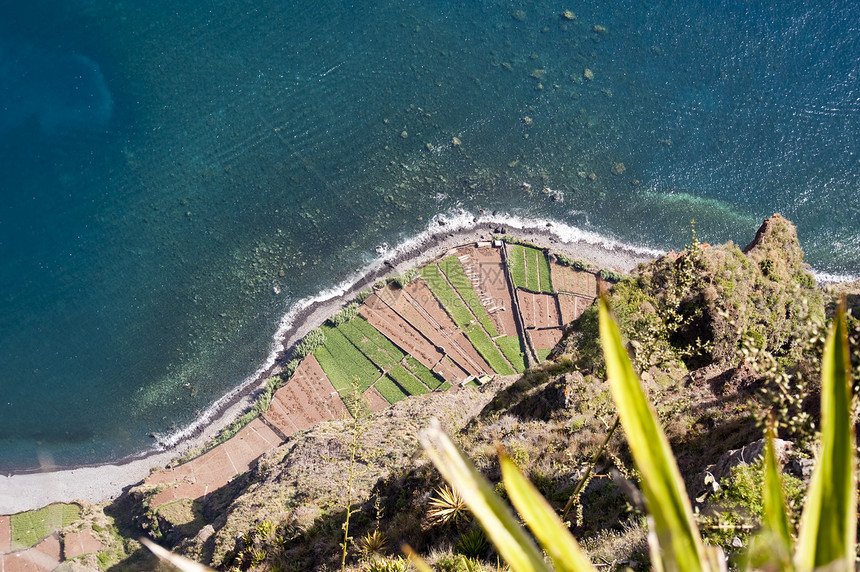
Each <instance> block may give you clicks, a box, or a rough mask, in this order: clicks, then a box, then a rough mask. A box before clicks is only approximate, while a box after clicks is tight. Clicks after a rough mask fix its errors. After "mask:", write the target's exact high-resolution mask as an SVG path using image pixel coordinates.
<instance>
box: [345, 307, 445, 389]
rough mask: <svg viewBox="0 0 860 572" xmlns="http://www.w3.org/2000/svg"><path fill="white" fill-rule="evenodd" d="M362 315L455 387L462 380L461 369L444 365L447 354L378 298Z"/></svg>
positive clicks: (362, 308)
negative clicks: (460, 378)
mask: <svg viewBox="0 0 860 572" xmlns="http://www.w3.org/2000/svg"><path fill="white" fill-rule="evenodd" d="M359 312H360V313H361V315H362V316H364V317H365V318H366V319H367V321H368V322H370V323H371V324H372V325H373V326H374V327H375V328H376V329H377V330H379V331H380V332H382V333H383V335H385V337H387V338H388V339H389V340H391V341H392V342H393V343H394V344H395V345H397V346H399V347H400V348H401V349H402V350H403V351H405V352H406V353H408V354H410V355H412V357H414V358H415V359H417V360H418V361H419V362H421V363H422V364H424V365H425V366H426V367H428V368H429V369H430V370H432V371H435V372H436V373H438V374H439V375H441V376H442V377H443V378H444V379H445V380H446V381H451V382H452V383H453V382H454V381H455V380H457V379H458V376H460V375H462V371H461V370H460V368H457V367H454V368H452V367H450V365H448V363H449V362H445V361H443V360H442V358H443V357H445V354H443V353H442V352H441V351H439V350H438V349H437V348H436V346H435V345H434V344H433V343H431V342H430V341H429V340H428V339H427V338H425V337H424V336H422V335H421V332H420V331H418V330H416V329H415V328H414V327H413V326H412V325H411V324H409V322H407V321H406V320H404V319H403V318H402V317H401V316H400V315H399V314H398V313H397V312H395V311H394V310H393V309H391V308H390V307H389V306H388V305H387V304H386V303H385V302H383V301H382V300H381V299H380V298H379V296H377V295H376V294H374V295H372V296H371V297H370V298H368V299H367V300H366V301H365V302H364V304H363V305H362V306H361V309H360V310H359Z"/></svg>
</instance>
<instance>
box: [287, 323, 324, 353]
mask: <svg viewBox="0 0 860 572" xmlns="http://www.w3.org/2000/svg"><path fill="white" fill-rule="evenodd" d="M324 343H325V334H324V333H323V331H322V330H321V329H320V328H315V329H313V330H311V331H310V332H308V334H307V335H306V336H305V337H304V338H302V340H301V341H300V342H299V343H298V344H296V348H295V350H293V359H298V360H301V359H303V358H304V357H306V356H308V355H309V354H312V353H314V352H315V351H316V349H317V348H319V347H320V346H322V345H323V344H324Z"/></svg>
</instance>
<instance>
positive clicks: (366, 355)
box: [0, 244, 598, 524]
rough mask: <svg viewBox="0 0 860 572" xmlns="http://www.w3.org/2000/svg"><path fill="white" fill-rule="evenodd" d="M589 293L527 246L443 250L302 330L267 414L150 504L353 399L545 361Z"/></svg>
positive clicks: (454, 385)
mask: <svg viewBox="0 0 860 572" xmlns="http://www.w3.org/2000/svg"><path fill="white" fill-rule="evenodd" d="M554 283H555V284H556V287H557V289H558V291H556V288H554V287H553V284H554ZM597 289H598V279H597V277H596V275H595V274H594V273H592V272H586V271H580V270H576V269H574V268H572V267H568V266H560V265H558V264H556V263H553V264H552V265H550V262H549V259H548V257H547V254H546V252H544V251H543V250H540V249H538V248H533V247H530V246H524V245H520V244H509V245H501V246H500V245H496V246H493V247H491V246H486V245H485V244H479V245H471V246H465V247H460V248H457V249H453V250H452V251H450V252H448V253H447V254H446V256H445V257H443V258H441V259H439V260H437V261H434V262H431V263H430V264H428V265H426V266H425V267H424V268H423V269H421V272H420V274H419V277H418V278H415V279H414V280H412V281H410V282H408V283H407V284H405V285H403V286H402V287H401V286H398V285H396V284H394V283H392V284H389V285H387V286H385V287H383V288H380V289H378V290H376V291H375V292H373V293H372V294H370V295H369V296H368V297H366V298H363V300H364V302H363V303H362V304H361V305H360V306H358V312H355V311H352V312H350V313H351V314H352V316H353V317H352V318H351V319H346V321H342V320H341V319H338V320H333V321H330V322H328V323H326V324H324V325H323V326H320V328H319V333H317V334H315V335H314V336H308V338H307V340H311V339H313V340H314V344H316V343H319V345H318V346H316V349H314V351H313V352H312V353H311V354H309V355H307V356H306V357H305V358H304V359H303V360H302V361H301V362H300V363H299V365H298V367H297V368H296V369H295V372H294V373H293V375H292V376H291V377H290V378H289V379H288V380H287V382H286V384H285V385H284V386H282V387H280V388H279V389H278V390H277V391H276V392H275V393H274V395H272V396H271V402H270V406H269V408H268V410H266V411H265V412H263V413H262V415H260V416H259V417H257V418H255V419H253V421H251V422H250V424H249V425H246V426H245V427H244V428H241V429H240V430H238V433H236V435H235V437H233V438H231V439H229V440H227V441H226V442H224V443H222V444H221V445H219V446H217V447H215V448H213V449H211V450H210V451H209V452H207V453H205V454H203V455H201V456H199V457H197V458H195V459H192V460H191V461H189V462H188V463H185V464H183V465H179V466H178V467H176V468H174V469H164V470H161V471H156V472H154V473H153V474H152V475H151V476H150V478H149V479H147V482H149V483H150V484H154V485H164V484H170V483H173V485H171V486H170V487H167V488H165V489H164V490H163V491H162V492H161V493H159V494H158V495H157V496H156V497H155V498H154V499H153V508H156V507H158V506H162V505H163V504H165V503H168V502H173V501H175V500H177V499H182V498H200V497H201V496H202V495H206V494H208V493H209V492H211V491H213V490H215V489H217V488H219V487H222V486H224V485H225V484H226V483H227V482H229V480H230V479H232V478H234V477H235V476H236V475H238V474H241V473H242V472H244V471H246V470H247V469H248V467H250V465H251V463H252V462H253V461H254V459H256V458H258V457H259V456H260V455H262V454H263V453H265V452H266V451H269V450H271V449H273V448H274V447H276V446H278V444H279V443H280V442H282V440H283V439H284V438H287V437H288V436H289V435H291V434H292V433H294V432H296V431H301V430H304V429H307V428H309V427H311V426H313V425H314V424H316V423H318V422H320V421H323V420H326V419H337V418H341V417H344V416H347V415H349V414H354V413H355V407H357V406H358V404H360V403H363V404H364V406H366V407H368V408H369V409H370V410H372V411H379V410H381V409H384V408H385V407H388V406H389V404H393V403H397V402H398V401H400V400H402V399H405V398H406V397H408V396H410V395H421V394H425V393H429V392H431V391H448V390H453V391H456V390H459V389H460V388H462V387H464V386H472V387H476V388H478V387H480V386H481V384H482V383H481V381H480V379H481V378H483V377H484V376H485V375H491V376H492V375H496V374H501V375H510V374H515V373H518V372H523V371H524V370H525V369H526V368H527V367H530V366H533V365H534V364H536V363H539V362H540V361H541V360H543V359H545V358H546V356H547V355H548V354H549V352H550V351H551V349H552V347H553V346H554V345H555V344H556V342H557V341H558V340H559V339H560V338H561V336H562V333H563V328H564V325H565V324H566V323H568V322H569V321H570V320H571V319H574V318H575V317H577V316H578V315H579V314H581V313H582V311H584V309H585V308H586V307H588V305H589V304H591V303H592V302H593V300H594V298H595V297H596V295H597ZM341 318H343V314H341ZM341 321H342V323H338V325H334V323H333V322H341ZM320 334H322V335H321V336H320ZM322 338H324V341H321V342H320V340H321V339H322ZM356 392H358V393H360V394H361V397H362V399H361V400H355V399H353V396H354V395H355V394H356ZM177 483H178V484H177ZM0 524H2V523H0Z"/></svg>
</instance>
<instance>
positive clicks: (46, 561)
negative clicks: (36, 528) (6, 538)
mask: <svg viewBox="0 0 860 572" xmlns="http://www.w3.org/2000/svg"><path fill="white" fill-rule="evenodd" d="M60 556H61V548H60V539H59V537H58V536H57V534H56V533H54V534H52V535H51V536H49V537H47V538H46V539H45V540H43V541H41V542H40V543H39V544H37V545H36V546H34V547H33V548H28V549H27V550H21V551H19V552H13V553H11V554H4V555H2V556H0V570H2V571H3V572H47V571H49V570H53V569H54V568H56V567H57V566H59V565H60V562H61V561H62V560H61V558H60Z"/></svg>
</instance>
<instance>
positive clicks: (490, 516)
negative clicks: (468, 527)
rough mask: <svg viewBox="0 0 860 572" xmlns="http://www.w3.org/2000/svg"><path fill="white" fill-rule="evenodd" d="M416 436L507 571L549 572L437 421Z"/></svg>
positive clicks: (507, 512)
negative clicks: (459, 497)
mask: <svg viewBox="0 0 860 572" xmlns="http://www.w3.org/2000/svg"><path fill="white" fill-rule="evenodd" d="M420 439H421V445H422V446H423V447H424V450H425V451H426V452H427V455H428V456H429V457H430V460H431V461H433V464H434V465H436V468H437V469H439V472H440V473H442V476H443V477H445V480H447V481H448V482H449V483H451V484H452V485H453V486H454V488H455V489H456V490H457V491H458V492H459V493H460V495H461V496H462V497H463V499H465V501H466V504H467V505H469V509H470V510H471V511H472V514H474V515H475V517H476V518H477V519H478V521H479V522H480V523H481V525H482V526H483V527H484V530H485V531H486V532H487V535H488V536H489V537H490V539H491V540H492V541H493V544H494V545H495V547H496V549H497V550H498V551H499V554H501V555H502V558H504V559H505V561H506V562H507V563H508V565H510V567H511V570H513V571H514V572H538V571H541V572H549V568H548V567H547V565H546V563H545V562H544V561H543V558H542V557H541V555H540V552H539V551H538V549H537V546H535V544H534V542H532V540H531V539H530V538H529V537H528V535H527V534H526V533H525V531H524V530H523V529H522V528H521V527H520V525H519V524H518V523H517V521H516V519H515V518H514V515H513V514H511V511H510V510H509V509H508V507H507V506H505V504H504V503H503V502H502V499H500V498H499V497H498V496H497V495H496V494H495V492H494V491H493V487H492V486H491V485H490V483H489V482H488V481H487V479H485V478H484V476H483V475H481V474H480V473H479V472H478V471H477V469H475V466H474V465H472V463H471V462H470V461H469V460H468V459H466V457H465V456H464V455H463V454H462V453H461V452H460V451H459V449H457V446H456V445H454V443H453V442H451V439H450V438H448V436H447V435H446V434H445V432H444V431H443V430H442V427H441V425H439V421H438V420H436V419H433V420H432V421H431V422H430V426H429V427H428V428H427V429H425V430H424V431H422V432H421V436H420Z"/></svg>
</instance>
